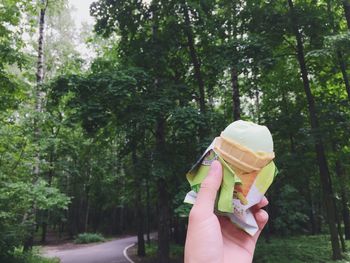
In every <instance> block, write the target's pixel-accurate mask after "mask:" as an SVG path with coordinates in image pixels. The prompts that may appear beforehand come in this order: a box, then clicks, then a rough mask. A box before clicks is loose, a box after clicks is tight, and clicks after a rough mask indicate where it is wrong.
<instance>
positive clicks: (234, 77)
mask: <svg viewBox="0 0 350 263" xmlns="http://www.w3.org/2000/svg"><path fill="white" fill-rule="evenodd" d="M231 84H232V104H233V105H232V108H233V120H234V121H237V120H240V119H241V103H240V97H239V87H238V72H237V69H236V68H235V67H232V68H231Z"/></svg>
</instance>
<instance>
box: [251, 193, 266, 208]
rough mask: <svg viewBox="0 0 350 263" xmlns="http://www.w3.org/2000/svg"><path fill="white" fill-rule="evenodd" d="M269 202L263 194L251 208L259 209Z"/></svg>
mask: <svg viewBox="0 0 350 263" xmlns="http://www.w3.org/2000/svg"><path fill="white" fill-rule="evenodd" d="M268 204H269V201H268V200H267V198H266V197H265V196H264V197H263V198H262V199H261V201H260V202H259V203H257V204H256V205H254V206H253V207H252V208H251V209H252V211H259V210H260V209H261V208H263V207H265V206H267V205H268Z"/></svg>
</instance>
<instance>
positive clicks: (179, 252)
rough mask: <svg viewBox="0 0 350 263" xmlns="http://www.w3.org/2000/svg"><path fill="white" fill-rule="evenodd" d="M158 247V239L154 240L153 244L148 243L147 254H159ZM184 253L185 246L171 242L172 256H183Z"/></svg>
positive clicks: (146, 246)
mask: <svg viewBox="0 0 350 263" xmlns="http://www.w3.org/2000/svg"><path fill="white" fill-rule="evenodd" d="M157 248H158V245H157V243H156V241H152V242H151V244H149V245H148V244H146V245H145V249H146V255H147V256H151V257H152V256H156V255H157ZM183 254H184V247H183V246H181V245H177V244H174V243H171V244H170V258H174V259H175V258H179V257H181V258H182V257H183Z"/></svg>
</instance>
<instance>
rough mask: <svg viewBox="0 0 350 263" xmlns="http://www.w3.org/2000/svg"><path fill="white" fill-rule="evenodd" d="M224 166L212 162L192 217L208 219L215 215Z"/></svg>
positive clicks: (192, 211)
mask: <svg viewBox="0 0 350 263" xmlns="http://www.w3.org/2000/svg"><path fill="white" fill-rule="evenodd" d="M221 180H222V166H221V163H220V162H219V161H217V160H215V161H214V162H212V164H211V167H210V170H209V172H208V175H207V177H206V178H205V179H204V180H203V182H202V183H201V188H200V189H199V192H198V195H197V199H196V203H195V204H194V206H193V208H192V210H191V215H190V216H192V217H193V216H199V217H200V218H204V217H207V216H209V215H212V214H213V211H214V204H215V199H216V194H217V191H218V190H219V187H220V185H221Z"/></svg>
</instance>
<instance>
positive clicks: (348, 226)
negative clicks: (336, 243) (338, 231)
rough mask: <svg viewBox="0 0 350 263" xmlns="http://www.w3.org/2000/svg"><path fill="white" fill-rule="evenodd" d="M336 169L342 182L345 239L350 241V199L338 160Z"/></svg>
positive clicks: (343, 173) (341, 166) (341, 193)
mask: <svg viewBox="0 0 350 263" xmlns="http://www.w3.org/2000/svg"><path fill="white" fill-rule="evenodd" d="M335 169H336V173H337V175H338V177H339V180H340V197H341V203H342V217H343V222H344V233H345V239H346V240H349V239H350V213H349V206H348V205H349V199H348V195H347V189H346V183H345V182H346V178H345V177H346V176H345V171H344V168H343V165H342V163H341V161H340V160H336V162H335Z"/></svg>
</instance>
